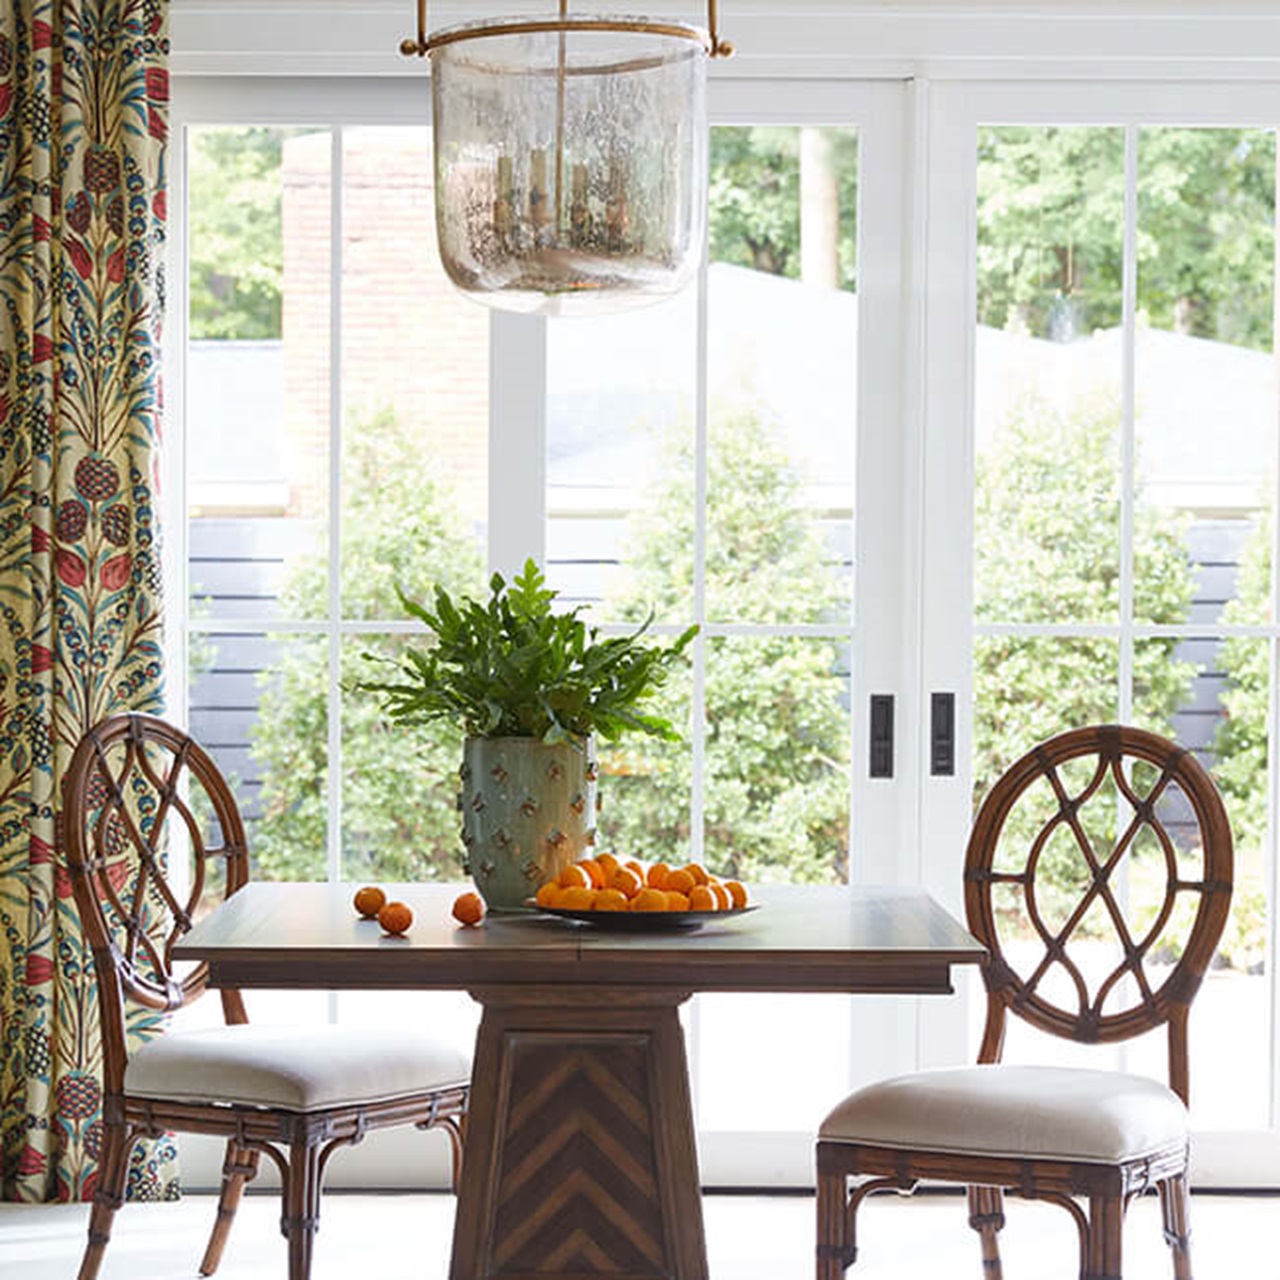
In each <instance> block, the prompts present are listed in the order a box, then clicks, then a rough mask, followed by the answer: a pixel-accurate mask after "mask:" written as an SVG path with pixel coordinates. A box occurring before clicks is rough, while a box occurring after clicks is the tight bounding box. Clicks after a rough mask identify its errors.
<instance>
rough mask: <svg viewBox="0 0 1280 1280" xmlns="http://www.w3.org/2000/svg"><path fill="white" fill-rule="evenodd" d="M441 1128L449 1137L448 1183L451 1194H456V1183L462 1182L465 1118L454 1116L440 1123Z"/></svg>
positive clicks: (465, 1137)
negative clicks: (449, 1167)
mask: <svg viewBox="0 0 1280 1280" xmlns="http://www.w3.org/2000/svg"><path fill="white" fill-rule="evenodd" d="M441 1127H442V1128H443V1129H444V1131H445V1133H447V1134H448V1135H449V1149H450V1156H451V1158H452V1164H451V1169H450V1183H451V1185H452V1187H453V1194H454V1195H455V1196H456V1195H457V1194H458V1183H459V1182H460V1181H461V1180H462V1159H463V1151H464V1150H465V1148H466V1143H467V1117H466V1116H465V1115H461V1116H456V1117H453V1118H450V1119H448V1120H444V1121H442V1122H441Z"/></svg>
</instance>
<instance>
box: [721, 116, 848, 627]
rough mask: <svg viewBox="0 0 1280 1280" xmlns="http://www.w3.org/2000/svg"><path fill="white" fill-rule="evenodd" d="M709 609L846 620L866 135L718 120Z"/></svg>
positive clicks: (737, 617)
mask: <svg viewBox="0 0 1280 1280" xmlns="http://www.w3.org/2000/svg"><path fill="white" fill-rule="evenodd" d="M711 158H712V179H711V213H710V218H711V265H710V268H709V271H708V286H707V287H708V309H709V314H708V332H707V340H708V380H709V408H710V412H709V437H710V439H709V458H708V478H707V485H708V494H707V503H708V512H707V614H708V617H709V618H710V619H711V620H713V621H722V622H742V621H747V620H750V621H769V622H776V623H802V622H814V621H819V620H823V621H831V620H841V621H843V620H846V619H847V617H848V611H849V608H850V602H851V600H852V583H851V577H852V522H853V484H854V438H855V427H856V404H857V363H856V356H857V325H858V300H857V295H856V293H855V288H856V283H857V277H856V270H857V260H856V259H857V208H858V135H857V132H856V131H855V130H851V129H819V128H803V129H798V128H776V127H738V128H718V129H714V130H713V131H712V145H711Z"/></svg>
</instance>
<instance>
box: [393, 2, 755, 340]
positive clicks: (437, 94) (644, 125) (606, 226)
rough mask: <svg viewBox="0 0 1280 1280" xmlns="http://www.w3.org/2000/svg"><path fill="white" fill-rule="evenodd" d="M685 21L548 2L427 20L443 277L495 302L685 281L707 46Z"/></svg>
mask: <svg viewBox="0 0 1280 1280" xmlns="http://www.w3.org/2000/svg"><path fill="white" fill-rule="evenodd" d="M707 15H708V28H707V29H706V30H704V29H702V28H700V27H696V26H688V25H686V24H684V23H680V22H666V21H656V20H652V19H649V18H633V17H588V16H582V15H574V14H570V13H569V12H568V0H559V12H558V14H556V15H548V16H546V17H536V16H528V17H506V18H493V19H489V20H484V21H477V22H469V23H464V24H462V25H459V26H454V27H447V28H444V29H442V30H440V31H436V32H433V33H432V34H430V35H428V34H427V33H426V26H427V14H426V0H418V37H417V39H416V40H412V39H407V40H405V41H404V42H403V43H402V44H401V46H400V49H401V52H402V53H404V54H406V55H412V56H418V57H422V56H427V57H429V58H430V59H431V101H432V113H433V115H432V123H433V133H434V143H435V207H436V231H437V236H438V239H439V245H440V256H441V260H442V261H443V263H444V268H445V270H446V272H448V274H449V277H450V279H451V280H452V281H453V283H454V284H455V285H457V287H458V288H459V289H461V290H462V292H464V293H465V294H467V295H468V296H470V297H472V298H475V299H476V300H478V301H480V302H484V303H486V304H488V305H489V306H492V307H497V308H501V309H504V310H509V311H523V312H534V313H542V314H547V315H575V314H597V313H600V312H603V311H616V310H621V309H624V308H627V307H632V306H638V305H641V304H644V303H648V302H653V301H657V300H658V299H660V298H663V297H667V296H669V295H670V294H672V293H675V292H677V291H678V290H680V289H681V288H683V286H684V285H685V284H686V283H688V281H689V280H690V279H691V278H692V276H693V275H694V273H695V272H696V271H697V269H698V265H699V263H700V262H701V257H702V249H703V243H704V240H705V227H706V188H707V110H706V64H707V58H708V57H714V56H727V55H728V54H729V53H731V52H732V49H731V47H730V46H729V45H728V44H726V43H724V42H723V41H721V40H720V39H719V37H718V35H717V34H716V0H708V10H707Z"/></svg>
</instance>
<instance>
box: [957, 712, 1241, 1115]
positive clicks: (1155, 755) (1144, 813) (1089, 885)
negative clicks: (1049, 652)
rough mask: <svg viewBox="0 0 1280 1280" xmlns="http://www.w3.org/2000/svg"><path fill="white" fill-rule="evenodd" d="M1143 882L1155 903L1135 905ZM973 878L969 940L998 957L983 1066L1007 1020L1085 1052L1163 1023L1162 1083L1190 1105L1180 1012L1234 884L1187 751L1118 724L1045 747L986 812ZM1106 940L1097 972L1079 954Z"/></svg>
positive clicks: (1211, 795)
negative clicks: (1165, 1058) (1165, 1070)
mask: <svg viewBox="0 0 1280 1280" xmlns="http://www.w3.org/2000/svg"><path fill="white" fill-rule="evenodd" d="M1171 827H1173V828H1174V830H1171ZM1140 864H1141V865H1140ZM1126 875H1127V876H1128V878H1129V885H1128V886H1127V887H1128V889H1129V893H1128V894H1126V893H1125V887H1126V886H1125V883H1124V882H1125V878H1126ZM1139 877H1141V878H1142V879H1143V881H1144V883H1145V884H1146V885H1147V887H1148V888H1149V889H1150V892H1149V893H1147V894H1146V895H1145V896H1144V900H1143V901H1141V902H1139V903H1136V904H1135V906H1132V907H1126V897H1128V898H1129V899H1135V898H1137V897H1138V894H1137V893H1136V883H1137V880H1138V878H1139ZM964 880H965V911H966V915H967V917H968V926H969V931H970V932H971V933H972V934H973V935H974V937H976V938H977V939H978V940H979V941H980V942H981V943H982V944H983V945H984V946H985V947H986V948H987V951H988V957H989V958H988V960H987V962H986V963H985V965H984V966H983V971H982V972H983V980H984V982H985V984H986V988H987V1020H986V1028H985V1032H984V1035H983V1038H982V1046H981V1049H980V1050H979V1055H978V1060H979V1061H980V1062H998V1061H999V1060H1000V1055H1001V1050H1002V1048H1003V1043H1004V1033H1005V1026H1006V1020H1007V1015H1008V1014H1010V1013H1012V1014H1014V1015H1016V1016H1017V1017H1020V1018H1023V1019H1025V1020H1026V1021H1027V1022H1029V1023H1030V1024H1031V1025H1033V1026H1035V1027H1038V1028H1039V1029H1040V1030H1042V1031H1045V1032H1048V1033H1049V1034H1051V1035H1055V1036H1060V1037H1063V1038H1064V1039H1068V1040H1074V1041H1078V1042H1080V1043H1084V1044H1103V1043H1111V1042H1115V1041H1119V1040H1127V1039H1130V1038H1131V1037H1134V1036H1138V1035H1142V1034H1144V1033H1145V1032H1148V1031H1150V1030H1152V1029H1154V1028H1156V1027H1159V1026H1162V1025H1164V1026H1167V1028H1168V1033H1169V1084H1170V1087H1171V1088H1172V1089H1173V1090H1174V1092H1175V1093H1177V1094H1178V1096H1179V1097H1181V1098H1182V1100H1183V1101H1184V1102H1186V1101H1187V1100H1188V1097H1189V1084H1188V1079H1187V1047H1186V1035H1187V1012H1188V1009H1189V1008H1190V1005H1191V1001H1192V998H1193V997H1194V996H1195V994H1196V992H1197V991H1198V990H1199V987H1200V983H1201V980H1202V979H1203V977H1204V974H1205V971H1206V970H1207V969H1208V967H1209V964H1210V962H1211V961H1212V959H1213V953H1214V949H1215V948H1216V946H1217V944H1218V939H1219V937H1220V936H1221V934H1222V929H1223V926H1224V925H1225V924H1226V920H1227V913H1228V911H1229V909H1230V905H1231V884H1232V842H1231V827H1230V824H1229V822H1228V819H1227V815H1226V812H1225V811H1224V809H1223V807H1222V801H1221V799H1220V798H1219V796H1218V792H1217V788H1216V787H1215V786H1214V784H1213V781H1212V779H1210V777H1209V775H1208V774H1207V773H1206V772H1205V770H1204V768H1203V767H1202V766H1201V765H1200V763H1199V761H1197V760H1196V758H1195V757H1194V756H1193V755H1192V754H1191V753H1190V752H1189V751H1187V750H1185V749H1184V748H1182V747H1180V746H1178V745H1177V744H1175V743H1172V742H1169V741H1167V740H1166V739H1164V738H1161V737H1159V736H1158V735H1156V734H1154V733H1150V732H1147V731H1146V730H1143V729H1135V728H1129V727H1124V726H1120V725H1099V726H1093V727H1090V728H1085V729H1079V730H1076V731H1074V732H1070V733H1064V734H1061V735H1059V736H1058V737H1056V738H1052V739H1050V740H1049V741H1048V742H1044V743H1041V744H1040V745H1039V746H1037V747H1035V748H1034V749H1033V750H1031V751H1029V752H1028V753H1027V754H1026V755H1024V756H1023V757H1022V758H1021V759H1020V760H1018V761H1017V762H1016V763H1015V764H1013V765H1012V766H1011V767H1010V768H1009V769H1008V770H1007V771H1006V772H1005V773H1004V774H1003V775H1002V776H1001V777H1000V779H999V780H998V781H997V782H996V784H995V786H994V787H993V788H992V790H991V792H990V793H989V795H988V796H987V798H986V800H985V801H984V802H983V804H982V807H981V809H980V810H979V812H978V816H977V818H976V820H975V822H974V826H973V831H972V834H971V836H970V839H969V846H968V851H967V853H966V857H965V871H964ZM1028 937H1032V938H1033V939H1034V941H1032V942H1028V941H1027V938H1028ZM1104 942H1106V943H1109V944H1110V948H1109V951H1110V959H1109V961H1108V965H1109V967H1106V968H1105V969H1104V970H1103V971H1098V970H1097V967H1096V963H1095V964H1094V965H1093V966H1092V971H1091V966H1090V965H1089V964H1086V963H1084V962H1082V961H1080V960H1078V959H1077V958H1076V955H1075V954H1073V950H1092V951H1093V952H1094V953H1095V956H1096V954H1097V953H1098V952H1100V950H1101V944H1102V943H1104ZM1073 944H1074V949H1073ZM1085 944H1092V946H1086V945H1085ZM1171 957H1172V958H1173V963H1172V964H1171V965H1170V964H1169V963H1168V962H1169V959H1170V958H1171ZM1153 960H1155V961H1158V962H1159V963H1158V966H1157V965H1153V963H1152V962H1153ZM1112 962H1114V963H1112ZM1157 967H1158V969H1159V970H1160V972H1159V973H1158V974H1156V973H1153V972H1152V970H1153V969H1155V968H1157Z"/></svg>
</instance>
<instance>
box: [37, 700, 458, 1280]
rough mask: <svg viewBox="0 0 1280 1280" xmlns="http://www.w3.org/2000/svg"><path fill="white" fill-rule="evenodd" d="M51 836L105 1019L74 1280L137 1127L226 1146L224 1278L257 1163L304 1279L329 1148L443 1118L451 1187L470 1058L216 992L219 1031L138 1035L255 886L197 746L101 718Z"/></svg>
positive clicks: (190, 976)
mask: <svg viewBox="0 0 1280 1280" xmlns="http://www.w3.org/2000/svg"><path fill="white" fill-rule="evenodd" d="M61 830H62V844H63V847H64V849H65V856H66V860H67V867H68V870H69V872H70V876H71V883H72V887H73V890H74V894H75V902H76V906H77V908H78V910H79V912H80V918H81V922H82V925H83V928H84V932H85V935H86V937H87V939H88V941H89V944H90V946H91V948H92V950H93V959H94V966H95V968H96V972H97V984H98V1007H99V1011H100V1014H101V1023H102V1052H103V1061H102V1066H103V1135H102V1145H101V1152H100V1155H99V1173H98V1185H97V1191H96V1193H95V1195H94V1200H93V1209H92V1211H91V1214H90V1218H89V1240H88V1245H87V1247H86V1249H85V1253H84V1258H83V1260H82V1262H81V1264H80V1273H79V1274H80V1280H92V1278H93V1277H95V1276H96V1275H97V1274H98V1269H99V1267H100V1266H101V1264H102V1258H103V1254H104V1252H105V1249H106V1245H107V1241H108V1238H109V1236H110V1232H111V1223H112V1219H113V1217H114V1214H115V1211H116V1210H117V1209H118V1208H119V1207H120V1204H121V1202H122V1200H123V1198H124V1190H125V1181H126V1173H127V1170H128V1164H129V1152H130V1150H131V1149H132V1147H133V1144H134V1142H135V1141H136V1140H137V1139H138V1138H140V1137H143V1136H146V1135H158V1134H160V1133H163V1132H166V1131H170V1130H182V1131H186V1132H192V1133H206V1134H214V1135H217V1136H223V1137H225V1138H226V1139H227V1152H226V1161H225V1163H224V1165H223V1170H222V1189H221V1194H220V1197H219V1200H218V1212H217V1218H216V1220H215V1222H214V1227H213V1233H212V1235H211V1236H210V1239H209V1244H208V1247H207V1248H206V1250H205V1254H204V1259H203V1261H202V1262H201V1264H200V1271H201V1274H203V1275H211V1274H212V1273H213V1271H214V1270H215V1269H216V1268H217V1266H218V1262H219V1260H220V1258H221V1256H222V1251H223V1248H224V1246H225V1244H226V1240H227V1235H228V1233H229V1231H230V1228H231V1223H232V1219H233V1217H234V1215H235V1212H236V1207H237V1205H238V1204H239V1201H240V1197H241V1192H242V1191H243V1188H244V1184H245V1183H246V1182H247V1181H248V1180H250V1179H252V1178H253V1177H254V1176H255V1174H256V1173H257V1170H258V1163H259V1159H260V1157H261V1156H263V1155H265V1156H267V1157H268V1158H269V1159H270V1160H271V1161H272V1162H273V1163H274V1164H275V1165H276V1167H277V1168H278V1169H279V1171H280V1178H281V1182H282V1184H283V1186H282V1194H283V1201H284V1210H283V1214H282V1217H281V1224H280V1225H281V1230H282V1232H283V1234H284V1235H285V1238H286V1239H287V1241H288V1257H289V1264H288V1265H289V1277H290V1280H305V1277H307V1276H308V1275H309V1274H310V1269H311V1252H312V1240H313V1237H314V1234H315V1230H316V1227H317V1224H318V1217H319V1212H320V1186H321V1180H322V1178H323V1176H324V1171H325V1166H326V1164H327V1163H328V1161H329V1157H330V1156H331V1155H332V1154H333V1152H334V1151H335V1150H336V1149H338V1148H339V1147H342V1146H344V1145H347V1144H350V1143H354V1142H359V1141H360V1139H361V1138H362V1137H363V1136H364V1134H365V1133H367V1132H368V1131H370V1130H372V1129H379V1128H384V1127H387V1126H389V1125H405V1124H412V1125H416V1126H417V1127H418V1128H420V1129H427V1128H432V1127H437V1126H438V1127H440V1128H442V1129H443V1130H444V1131H445V1132H446V1133H447V1134H448V1137H449V1139H450V1142H451V1147H452V1157H453V1177H454V1184H455V1186H456V1184H457V1177H458V1170H459V1163H460V1160H461V1156H462V1128H463V1124H464V1121H465V1115H466V1105H467V1095H468V1089H469V1083H468V1081H469V1077H470V1065H469V1063H468V1061H467V1059H466V1055H465V1054H463V1053H461V1052H459V1051H458V1050H456V1049H454V1048H452V1047H451V1046H448V1045H446V1044H443V1043H438V1042H436V1041H434V1040H432V1039H431V1038H429V1037H427V1036H425V1035H418V1034H414V1033H411V1032H408V1031H406V1030H404V1029H402V1028H399V1027H397V1028H395V1029H394V1030H393V1031H389V1032H381V1031H367V1030H361V1032H360V1033H359V1034H358V1035H353V1034H352V1033H351V1032H350V1031H344V1030H340V1029H339V1028H337V1027H330V1026H325V1027H319V1028H314V1029H309V1028H299V1027H288V1028H284V1029H277V1028H273V1027H269V1026H259V1025H257V1024H254V1025H252V1026H251V1025H249V1023H248V1020H247V1018H246V1015H245V1008H244V1002H243V1000H242V999H241V996H240V993H239V992H238V991H236V990H232V989H223V990H222V991H220V992H219V994H220V996H221V998H222V1012H223V1021H224V1024H225V1025H215V1026H213V1027H211V1028H208V1029H199V1030H188V1031H178V1030H171V1031H168V1032H166V1033H164V1034H161V1035H159V1036H156V1037H155V1038H152V1039H149V1040H147V1041H146V1042H145V1043H138V1040H139V1039H140V1038H139V1037H136V1036H134V1035H132V1034H131V1033H130V1030H129V1020H130V1016H133V1017H136V1016H138V1015H139V1014H142V1015H143V1016H147V1015H146V1011H147V1010H152V1011H157V1012H158V1013H161V1014H163V1013H169V1012H174V1011H176V1010H179V1009H182V1008H185V1007H186V1006H188V1005H190V1004H191V1003H192V1002H193V1001H194V1000H196V999H198V998H199V997H200V996H201V995H202V994H203V993H204V991H205V989H206V979H207V973H206V970H205V966H204V965H200V966H198V967H195V968H194V969H193V970H192V971H191V972H189V973H186V974H184V975H183V974H178V973H175V969H174V964H173V962H172V958H171V953H172V950H173V947H174V945H175V943H176V942H177V941H178V940H179V939H180V938H181V937H182V935H183V934H185V933H186V932H187V931H188V930H189V929H190V928H191V925H192V923H193V920H194V918H195V917H196V916H197V915H198V914H199V912H200V911H201V910H203V909H205V908H207V907H209V906H211V905H214V904H216V902H217V901H219V900H220V899H221V898H222V897H224V896H229V895H230V894H232V893H235V892H236V890H238V889H240V888H241V887H243V885H244V884H245V882H246V880H247V879H248V873H249V859H248V852H247V849H246V844H245V835H244V828H243V825H242V823H241V820H240V813H239V811H238V809H237V807H236V803H235V801H234V799H233V798H232V795H231V792H230V790H229V789H228V787H227V785H226V782H225V781H224V780H223V777H222V775H221V774H220V773H219V771H218V768H217V766H216V765H215V764H214V762H213V760H212V759H211V758H210V757H209V756H208V755H207V754H206V752H205V751H203V750H202V749H201V748H200V746H199V745H198V744H197V743H195V742H194V741H193V740H192V739H191V738H190V737H188V736H187V735H186V734H185V733H182V732H181V731H180V730H178V729H175V728H173V727H172V726H171V725H168V724H166V723H164V722H163V721H161V720H156V719H154V718H151V717H148V716H142V715H128V716H117V717H114V718H112V719H109V720H106V721H104V722H103V723H102V724H100V725H99V726H98V727H97V728H95V729H92V730H90V731H89V733H88V734H86V735H85V737H84V738H83V740H82V741H81V742H80V744H79V746H78V747H77V748H76V751H75V753H74V755H73V756H72V758H71V762H70V766H69V768H68V771H67V775H66V781H65V784H64V788H63V808H62V828H61ZM180 865H189V866H190V883H189V887H186V886H183V885H182V878H181V877H178V876H176V875H174V874H173V872H174V870H175V869H176V868H177V867H179V866H180ZM131 1009H132V1010H133V1013H132V1015H130V1010H131ZM152 1016H154V1015H152Z"/></svg>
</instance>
